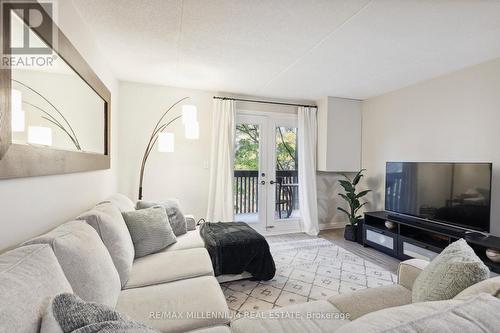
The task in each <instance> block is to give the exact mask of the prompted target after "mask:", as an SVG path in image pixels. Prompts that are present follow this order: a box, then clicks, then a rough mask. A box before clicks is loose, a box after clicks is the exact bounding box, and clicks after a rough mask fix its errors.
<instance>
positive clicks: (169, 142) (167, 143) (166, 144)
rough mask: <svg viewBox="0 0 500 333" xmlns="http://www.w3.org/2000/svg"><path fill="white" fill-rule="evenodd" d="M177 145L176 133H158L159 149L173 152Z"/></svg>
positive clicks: (164, 151) (163, 151)
mask: <svg viewBox="0 0 500 333" xmlns="http://www.w3.org/2000/svg"><path fill="white" fill-rule="evenodd" d="M174 147H175V136H174V133H168V132H165V133H160V134H159V135H158V151H159V152H162V153H173V152H174Z"/></svg>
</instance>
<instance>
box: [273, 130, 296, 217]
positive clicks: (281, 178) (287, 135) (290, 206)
mask: <svg viewBox="0 0 500 333" xmlns="http://www.w3.org/2000/svg"><path fill="white" fill-rule="evenodd" d="M275 149H276V186H275V208H274V216H275V218H276V219H290V218H298V217H299V216H300V215H299V179H298V162H299V160H298V152H297V128H294V127H276V147H275Z"/></svg>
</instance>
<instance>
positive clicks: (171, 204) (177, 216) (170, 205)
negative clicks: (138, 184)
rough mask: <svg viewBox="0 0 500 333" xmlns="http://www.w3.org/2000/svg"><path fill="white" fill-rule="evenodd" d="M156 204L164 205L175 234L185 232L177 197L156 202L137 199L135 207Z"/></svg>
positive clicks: (184, 219)
mask: <svg viewBox="0 0 500 333" xmlns="http://www.w3.org/2000/svg"><path fill="white" fill-rule="evenodd" d="M157 205H160V206H163V207H165V210H166V211H167V215H168V220H169V222H170V225H171V226H172V230H173V231H174V234H175V235H176V236H180V235H183V234H185V233H186V232H187V225H186V218H185V217H184V214H182V211H181V209H180V206H179V200H177V199H168V200H165V201H161V202H158V203H154V202H149V201H138V202H137V205H136V208H137V209H145V208H151V207H153V206H157Z"/></svg>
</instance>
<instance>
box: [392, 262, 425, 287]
mask: <svg viewBox="0 0 500 333" xmlns="http://www.w3.org/2000/svg"><path fill="white" fill-rule="evenodd" d="M428 264H429V261H427V260H422V259H410V260H405V261H402V262H401V263H400V264H399V268H398V283H399V284H400V285H402V286H403V287H405V288H407V289H409V290H412V289H413V283H414V282H415V279H416V278H417V276H418V275H419V274H420V272H422V271H423V270H424V268H425V267H426V266H427V265H428Z"/></svg>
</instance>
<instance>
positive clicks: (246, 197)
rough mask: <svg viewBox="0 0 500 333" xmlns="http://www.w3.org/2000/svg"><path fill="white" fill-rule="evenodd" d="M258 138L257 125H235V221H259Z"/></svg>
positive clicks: (258, 129) (258, 130)
mask: <svg viewBox="0 0 500 333" xmlns="http://www.w3.org/2000/svg"><path fill="white" fill-rule="evenodd" d="M259 138H260V128H259V125H255V124H238V125H236V146H235V149H234V151H235V156H234V185H233V186H234V189H233V193H234V200H233V201H234V215H235V217H236V220H237V221H244V222H247V223H257V222H258V221H259V215H258V212H259V191H258V190H259V150H260V139H259Z"/></svg>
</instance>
